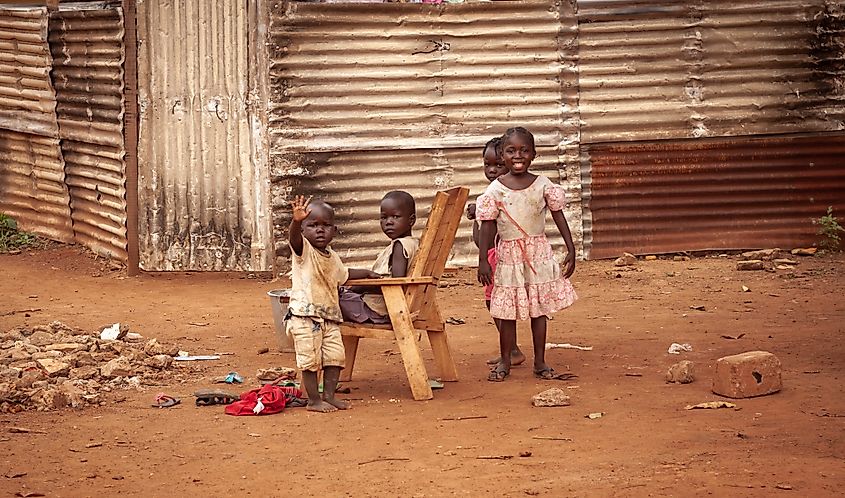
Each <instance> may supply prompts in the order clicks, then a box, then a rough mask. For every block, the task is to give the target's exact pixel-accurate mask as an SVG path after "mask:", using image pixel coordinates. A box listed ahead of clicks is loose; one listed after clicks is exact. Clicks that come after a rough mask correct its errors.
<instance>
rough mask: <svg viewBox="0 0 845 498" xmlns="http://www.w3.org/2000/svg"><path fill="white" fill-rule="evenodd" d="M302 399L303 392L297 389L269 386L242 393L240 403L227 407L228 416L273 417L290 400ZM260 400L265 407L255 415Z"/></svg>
mask: <svg viewBox="0 0 845 498" xmlns="http://www.w3.org/2000/svg"><path fill="white" fill-rule="evenodd" d="M301 397H302V391H300V390H299V389H297V388H295V387H281V386H276V385H273V384H267V385H266V386H264V387H261V388H260V389H252V390H250V391H247V392H245V393H242V394H241V399H240V401H235V402H234V403H232V404H230V405H228V406H226V414H227V415H235V416H243V415H272V414H274V413H279V412H280V411H282V410H284V409H285V404H286V402H287V399H288V398H301ZM259 398H261V404H263V405H264V408H263V409H262V410H261V411H260V412H258V413H255V412H254V411H253V410H254V409H255V407H256V406H257V405H258V399H259Z"/></svg>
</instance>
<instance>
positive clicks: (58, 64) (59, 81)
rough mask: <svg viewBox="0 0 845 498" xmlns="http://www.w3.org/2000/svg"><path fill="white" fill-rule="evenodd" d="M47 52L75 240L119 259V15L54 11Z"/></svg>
mask: <svg viewBox="0 0 845 498" xmlns="http://www.w3.org/2000/svg"><path fill="white" fill-rule="evenodd" d="M50 47H51V52H52V54H53V84H54V87H55V89H56V99H57V102H58V105H57V108H56V112H57V115H58V120H59V136H60V137H61V139H62V141H61V146H62V153H63V155H64V160H65V172H66V182H67V185H68V187H69V190H70V206H71V216H72V218H73V230H74V235H75V239H76V241H77V242H79V243H80V244H82V245H84V246H86V247H88V248H90V249H92V250H94V251H95V252H97V253H98V254H101V255H104V256H108V257H112V258H116V259H120V260H122V261H125V260H126V258H127V252H126V171H125V170H126V168H125V164H124V155H125V147H124V140H123V88H124V84H123V63H124V46H123V14H122V11H121V9H119V8H107V9H102V8H94V9H74V10H64V9H62V10H59V11H57V12H53V13H52V14H51V18H50Z"/></svg>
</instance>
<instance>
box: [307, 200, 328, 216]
mask: <svg viewBox="0 0 845 498" xmlns="http://www.w3.org/2000/svg"><path fill="white" fill-rule="evenodd" d="M308 206H310V207H312V208H314V207H316V208H320V209H325V210H326V211H328V212H329V213H330V214H331V215H332V217H334V207H332V205H331V204H329V203H328V202H326V201H324V200H322V199H312V200H311V202H309V203H308Z"/></svg>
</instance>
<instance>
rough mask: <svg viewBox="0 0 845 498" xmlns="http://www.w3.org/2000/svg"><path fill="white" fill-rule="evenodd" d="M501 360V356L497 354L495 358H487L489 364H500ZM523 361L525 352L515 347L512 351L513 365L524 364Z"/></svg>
mask: <svg viewBox="0 0 845 498" xmlns="http://www.w3.org/2000/svg"><path fill="white" fill-rule="evenodd" d="M501 362H502V357H501V356H497V357H495V358H490V359H489V360H487V364H488V365H498V364H499V363H501ZM523 363H525V354H524V353H523V352H522V350H519V349H514V350H513V351H511V366H513V367H515V366H517V365H522V364H523Z"/></svg>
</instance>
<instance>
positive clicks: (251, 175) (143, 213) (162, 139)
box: [138, 0, 270, 270]
mask: <svg viewBox="0 0 845 498" xmlns="http://www.w3.org/2000/svg"><path fill="white" fill-rule="evenodd" d="M138 40H139V43H140V48H139V51H138V56H139V70H138V73H139V105H140V132H139V134H140V139H139V140H140V144H139V150H138V156H139V165H138V168H139V204H140V208H139V245H140V265H141V268H143V269H145V270H189V269H195V270H266V269H267V268H268V266H267V261H269V258H268V257H267V250H268V249H269V246H270V244H269V242H268V240H267V239H268V237H269V234H267V233H265V232H269V228H268V229H267V230H264V231H262V229H261V228H260V227H259V226H258V222H257V219H258V217H259V215H258V212H259V211H260V210H261V209H264V207H263V206H265V205H266V204H262V199H261V198H260V192H261V185H259V184H257V182H256V178H258V175H257V174H256V172H255V167H254V165H253V163H252V161H251V137H250V123H249V119H248V118H249V116H248V108H247V99H248V97H249V96H248V92H249V87H248V78H247V75H248V64H247V60H248V44H249V43H248V41H249V36H248V33H247V2H232V1H227V0H213V1H212V0H185V1H181V2H157V1H144V2H139V3H138ZM268 227H269V224H268Z"/></svg>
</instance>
